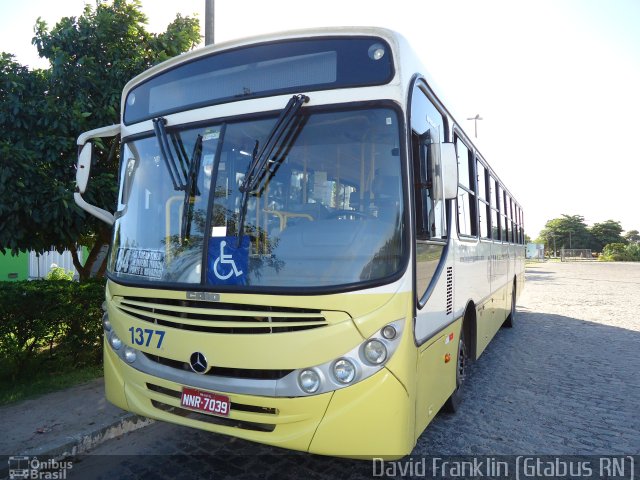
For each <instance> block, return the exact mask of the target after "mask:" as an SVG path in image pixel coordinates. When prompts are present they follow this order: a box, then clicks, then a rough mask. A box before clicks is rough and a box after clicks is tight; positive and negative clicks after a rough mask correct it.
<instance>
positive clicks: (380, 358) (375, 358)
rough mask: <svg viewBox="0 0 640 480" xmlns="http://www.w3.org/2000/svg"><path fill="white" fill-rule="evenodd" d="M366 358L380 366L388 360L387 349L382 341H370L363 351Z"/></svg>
mask: <svg viewBox="0 0 640 480" xmlns="http://www.w3.org/2000/svg"><path fill="white" fill-rule="evenodd" d="M362 353H364V358H366V359H367V361H368V362H370V363H372V364H374V365H380V364H381V363H383V362H384V361H385V360H386V359H387V347H385V346H384V343H382V342H381V341H380V340H377V339H375V338H374V339H373V340H369V341H368V342H367V343H365V344H364V348H363V349H362Z"/></svg>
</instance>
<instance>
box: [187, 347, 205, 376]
mask: <svg viewBox="0 0 640 480" xmlns="http://www.w3.org/2000/svg"><path fill="white" fill-rule="evenodd" d="M189 365H191V370H193V371H194V372H196V373H199V374H203V373H205V372H206V371H207V357H205V356H204V355H203V354H202V353H200V352H193V353H192V354H191V357H189Z"/></svg>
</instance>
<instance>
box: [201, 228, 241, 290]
mask: <svg viewBox="0 0 640 480" xmlns="http://www.w3.org/2000/svg"><path fill="white" fill-rule="evenodd" d="M208 253H209V260H208V262H207V263H208V264H207V267H208V268H207V282H208V283H212V284H216V285H245V284H246V283H247V282H246V276H247V270H248V269H249V237H247V236H245V237H243V238H242V242H241V244H240V246H239V247H238V238H237V237H213V238H210V239H209V252H208Z"/></svg>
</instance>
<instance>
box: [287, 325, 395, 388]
mask: <svg viewBox="0 0 640 480" xmlns="http://www.w3.org/2000/svg"><path fill="white" fill-rule="evenodd" d="M404 324H405V320H404V319H400V320H395V321H392V322H389V323H387V324H386V325H384V326H383V327H382V328H380V329H379V330H377V331H376V332H374V333H373V334H372V335H371V336H370V337H369V338H367V339H366V340H364V341H363V342H362V343H360V344H358V345H356V346H354V347H353V348H352V349H351V350H349V351H348V352H345V353H344V354H342V355H340V356H339V357H337V358H334V359H332V360H329V361H327V362H324V363H321V364H317V365H312V366H309V367H303V368H299V369H297V370H294V371H292V372H291V373H289V374H288V375H285V376H284V377H282V378H281V379H279V380H278V382H277V383H276V391H275V396H276V397H298V396H301V395H303V396H304V395H320V394H322V393H326V392H333V391H334V390H338V389H340V388H346V387H348V386H350V385H353V384H354V383H357V382H361V381H363V380H365V379H367V378H369V377H371V376H372V375H375V374H376V373H377V372H379V371H380V370H382V369H383V368H384V367H385V365H386V364H387V362H388V361H389V359H390V358H391V357H392V356H393V354H394V353H395V352H396V350H398V348H399V346H400V341H401V339H402V332H403V331H404Z"/></svg>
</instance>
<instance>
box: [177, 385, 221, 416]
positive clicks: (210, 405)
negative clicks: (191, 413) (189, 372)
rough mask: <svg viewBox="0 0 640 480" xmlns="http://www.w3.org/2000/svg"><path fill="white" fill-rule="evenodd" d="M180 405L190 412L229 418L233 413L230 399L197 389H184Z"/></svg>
mask: <svg viewBox="0 0 640 480" xmlns="http://www.w3.org/2000/svg"><path fill="white" fill-rule="evenodd" d="M180 405H181V406H183V407H185V408H188V409H190V410H197V411H198V412H204V413H211V414H213V415H220V416H223V417H228V416H229V412H230V411H231V402H230V401H229V397H225V396H224V395H220V394H218V393H211V392H201V391H200V390H196V389H195V388H186V387H185V388H183V389H182V398H181V400H180Z"/></svg>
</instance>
